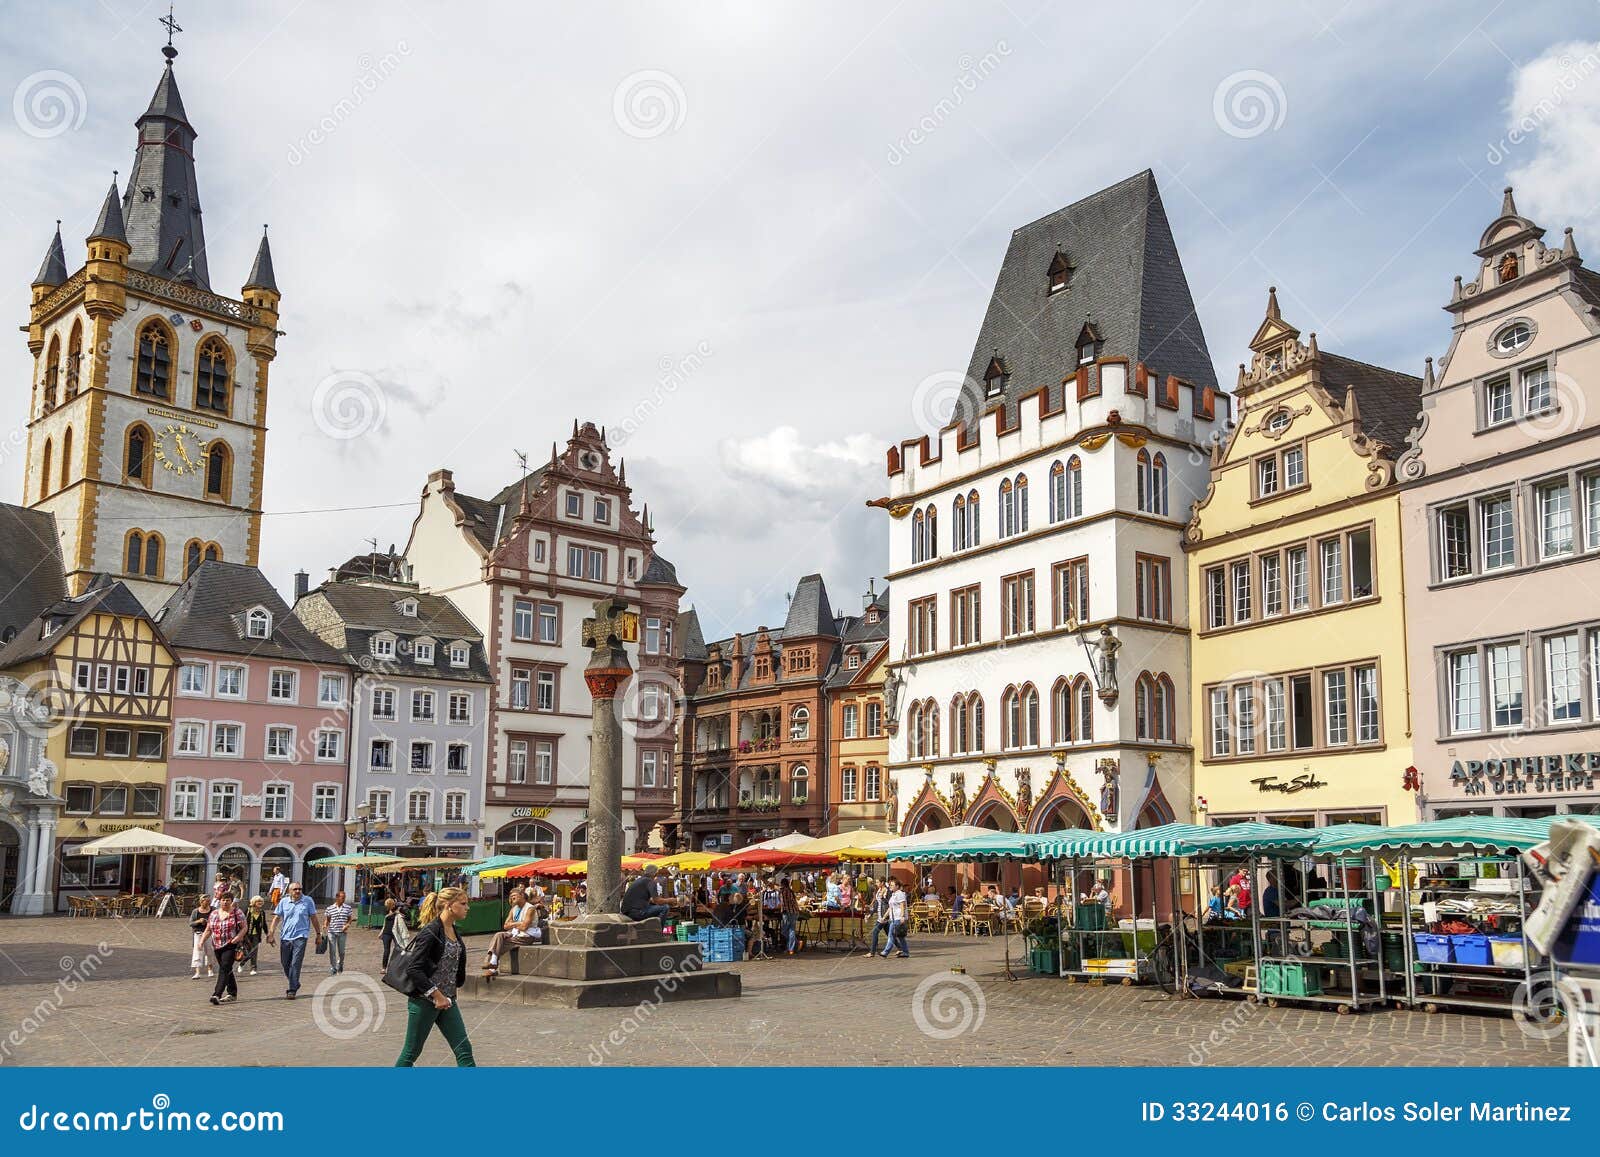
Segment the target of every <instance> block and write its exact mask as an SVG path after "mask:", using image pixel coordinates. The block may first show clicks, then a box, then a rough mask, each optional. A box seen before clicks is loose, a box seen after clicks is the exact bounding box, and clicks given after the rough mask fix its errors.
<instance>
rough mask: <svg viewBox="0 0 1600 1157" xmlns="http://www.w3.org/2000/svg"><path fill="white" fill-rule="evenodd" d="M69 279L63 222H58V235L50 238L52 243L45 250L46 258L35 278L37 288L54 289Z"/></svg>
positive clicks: (40, 264) (34, 282)
mask: <svg viewBox="0 0 1600 1157" xmlns="http://www.w3.org/2000/svg"><path fill="white" fill-rule="evenodd" d="M66 280H67V255H66V253H64V252H63V251H62V249H61V222H60V221H57V222H56V235H55V236H54V237H52V238H50V245H49V247H48V248H47V249H46V250H45V251H44V260H43V261H41V262H40V263H39V274H38V276H37V277H35V278H34V279H33V284H34V287H35V288H47V289H54V288H55V287H56V286H58V285H61V284H63V283H64V282H65V281H66Z"/></svg>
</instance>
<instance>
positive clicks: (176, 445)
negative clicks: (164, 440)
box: [172, 435, 194, 466]
mask: <svg viewBox="0 0 1600 1157" xmlns="http://www.w3.org/2000/svg"><path fill="white" fill-rule="evenodd" d="M172 448H173V449H174V450H176V451H177V452H178V457H179V458H182V459H183V464H184V465H185V466H193V465H194V462H193V460H192V459H190V457H189V451H187V450H185V449H184V448H183V436H182V435H179V436H178V437H176V438H174V439H173V440H172Z"/></svg>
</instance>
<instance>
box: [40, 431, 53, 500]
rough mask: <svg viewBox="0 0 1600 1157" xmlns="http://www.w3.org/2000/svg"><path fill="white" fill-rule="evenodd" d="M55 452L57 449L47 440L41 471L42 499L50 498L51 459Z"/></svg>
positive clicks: (45, 441)
mask: <svg viewBox="0 0 1600 1157" xmlns="http://www.w3.org/2000/svg"><path fill="white" fill-rule="evenodd" d="M54 450H55V447H54V446H52V445H51V444H50V439H49V438H46V439H45V440H44V458H43V460H42V462H41V465H40V470H39V497H40V498H49V497H50V466H51V459H52V458H53V457H54V453H53V451H54Z"/></svg>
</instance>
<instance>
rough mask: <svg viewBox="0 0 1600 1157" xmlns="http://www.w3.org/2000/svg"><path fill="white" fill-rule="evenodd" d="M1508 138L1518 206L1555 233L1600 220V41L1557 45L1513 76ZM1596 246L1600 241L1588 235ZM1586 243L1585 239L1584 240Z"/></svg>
mask: <svg viewBox="0 0 1600 1157" xmlns="http://www.w3.org/2000/svg"><path fill="white" fill-rule="evenodd" d="M1510 88H1511V92H1510V96H1509V98H1508V99H1507V102H1506V122H1505V123H1506V135H1505V137H1504V138H1502V140H1501V141H1499V142H1496V143H1495V144H1494V145H1491V146H1490V153H1489V157H1490V160H1491V161H1494V159H1495V156H1496V154H1497V152H1498V153H1502V154H1503V155H1504V156H1505V157H1506V158H1507V159H1508V160H1509V161H1510V162H1511V167H1510V168H1508V169H1507V172H1506V176H1507V179H1508V181H1509V183H1510V184H1512V185H1515V186H1516V188H1517V207H1518V209H1520V210H1521V211H1522V212H1523V213H1524V214H1526V215H1528V216H1530V217H1533V218H1534V219H1536V220H1538V221H1539V223H1540V224H1541V225H1544V226H1545V227H1546V228H1547V229H1551V230H1552V231H1559V229H1560V228H1562V227H1564V226H1566V225H1569V224H1570V225H1572V226H1573V227H1574V228H1575V229H1576V228H1578V227H1580V226H1584V225H1588V226H1591V227H1592V226H1594V225H1595V224H1596V223H1597V222H1600V44H1595V43H1594V42H1592V41H1579V40H1575V41H1571V42H1569V43H1566V44H1557V45H1554V46H1553V47H1551V48H1549V49H1546V50H1545V51H1544V52H1542V53H1540V54H1539V56H1538V57H1536V58H1535V59H1534V60H1532V61H1530V62H1528V63H1527V64H1525V65H1523V66H1521V67H1520V68H1517V69H1515V70H1514V71H1513V72H1512V74H1511V85H1510ZM1589 237H1590V238H1592V240H1591V241H1590V242H1589V244H1590V246H1591V247H1592V246H1593V245H1594V244H1600V237H1594V234H1593V231H1592V229H1591V230H1590V231H1589ZM1579 240H1580V243H1581V242H1582V241H1583V240H1584V238H1582V237H1580V239H1579Z"/></svg>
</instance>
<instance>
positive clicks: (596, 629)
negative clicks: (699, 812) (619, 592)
mask: <svg viewBox="0 0 1600 1157" xmlns="http://www.w3.org/2000/svg"><path fill="white" fill-rule="evenodd" d="M594 613H595V617H594V618H592V619H585V620H584V621H583V641H584V642H585V643H586V644H587V645H588V646H589V647H590V648H591V652H590V656H589V665H588V666H587V667H585V668H584V671H583V680H584V682H585V683H587V684H588V685H589V695H590V697H591V698H592V699H593V700H594V708H593V716H592V718H591V723H590V728H591V736H590V748H589V900H588V904H587V907H586V909H585V914H586V915H587V916H590V917H593V916H616V915H618V914H620V913H621V911H622V855H623V847H622V725H621V723H620V722H619V721H618V720H617V713H616V710H615V702H614V701H615V700H616V697H617V692H618V691H619V690H620V689H621V688H622V685H623V684H624V683H626V682H627V681H628V679H629V677H630V676H631V675H632V674H633V668H632V666H631V665H630V664H629V662H628V653H627V651H625V650H624V649H623V647H622V640H624V639H629V638H632V637H634V636H635V635H637V634H638V616H637V615H634V614H633V613H632V612H630V611H629V610H628V604H627V603H626V602H624V601H622V600H621V599H601V600H599V601H598V602H596V603H595V604H594Z"/></svg>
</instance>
